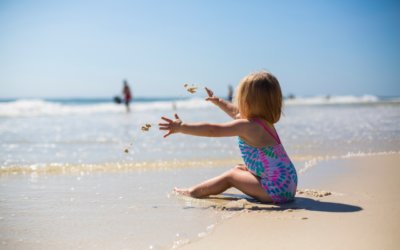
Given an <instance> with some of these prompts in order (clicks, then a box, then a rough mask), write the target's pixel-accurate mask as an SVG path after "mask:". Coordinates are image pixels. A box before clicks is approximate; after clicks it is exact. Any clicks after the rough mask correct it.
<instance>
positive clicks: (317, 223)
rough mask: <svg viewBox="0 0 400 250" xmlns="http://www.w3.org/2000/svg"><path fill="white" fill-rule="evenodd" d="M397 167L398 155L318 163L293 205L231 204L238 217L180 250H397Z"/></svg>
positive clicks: (399, 243)
mask: <svg viewBox="0 0 400 250" xmlns="http://www.w3.org/2000/svg"><path fill="white" fill-rule="evenodd" d="M399 163H400V154H398V153H395V154H387V155H375V156H363V157H351V158H348V159H337V160H329V161H325V162H320V163H319V164H317V165H316V166H314V167H313V168H312V169H309V170H308V171H307V172H305V173H304V174H302V176H301V179H300V181H301V183H300V185H299V186H300V189H299V192H298V195H297V198H296V200H295V202H293V203H290V204H286V205H281V206H274V205H258V204H255V203H252V202H250V203H249V201H247V200H236V201H233V202H236V203H239V204H236V205H233V207H235V208H234V209H236V210H237V211H239V213H238V214H237V215H235V216H233V217H231V218H230V219H227V220H224V221H223V222H222V223H219V224H218V225H217V226H216V227H215V229H214V230H213V231H212V232H211V233H210V234H209V235H208V236H206V237H204V238H202V239H198V240H193V241H192V242H190V243H189V244H186V245H185V246H183V247H182V248H181V249H188V250H191V249H399V247H400V238H399V237H398V236H399V235H400V201H399V199H398V197H400V180H399V176H400V164H399ZM231 205H232V203H231ZM231 207H232V206H231ZM230 209H232V208H230Z"/></svg>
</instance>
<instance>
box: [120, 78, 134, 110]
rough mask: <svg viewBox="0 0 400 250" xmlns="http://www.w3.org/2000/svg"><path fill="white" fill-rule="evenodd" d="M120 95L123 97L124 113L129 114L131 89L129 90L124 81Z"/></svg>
mask: <svg viewBox="0 0 400 250" xmlns="http://www.w3.org/2000/svg"><path fill="white" fill-rule="evenodd" d="M122 94H123V96H124V102H125V106H126V111H127V112H130V108H129V103H130V102H131V100H132V93H131V89H130V88H129V85H128V82H127V81H126V80H124V89H123V90H122Z"/></svg>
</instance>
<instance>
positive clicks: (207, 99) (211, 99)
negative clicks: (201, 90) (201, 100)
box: [205, 87, 219, 104]
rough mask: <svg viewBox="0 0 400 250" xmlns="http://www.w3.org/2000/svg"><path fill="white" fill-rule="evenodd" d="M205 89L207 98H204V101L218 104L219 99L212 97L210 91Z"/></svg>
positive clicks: (212, 94)
mask: <svg viewBox="0 0 400 250" xmlns="http://www.w3.org/2000/svg"><path fill="white" fill-rule="evenodd" d="M205 89H206V92H207V94H208V97H207V98H206V101H210V102H212V103H213V104H217V103H218V102H219V98H218V97H216V96H215V95H214V92H212V91H211V89H209V88H207V87H206V88H205Z"/></svg>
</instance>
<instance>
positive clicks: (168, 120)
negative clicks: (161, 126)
mask: <svg viewBox="0 0 400 250" xmlns="http://www.w3.org/2000/svg"><path fill="white" fill-rule="evenodd" d="M161 119H163V120H164V121H167V122H169V123H171V122H172V120H170V119H168V118H166V117H164V116H162V117H161Z"/></svg>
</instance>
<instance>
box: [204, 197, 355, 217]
mask: <svg viewBox="0 0 400 250" xmlns="http://www.w3.org/2000/svg"><path fill="white" fill-rule="evenodd" d="M210 199H211V200H214V201H216V203H225V205H221V206H215V207H216V208H221V209H222V210H227V211H240V210H244V209H247V210H255V211H284V210H288V209H292V210H302V209H303V210H309V211H319V212H334V213H349V212H359V211H361V210H362V208H361V207H359V206H355V205H350V204H344V203H337V202H329V201H320V200H315V199H312V198H307V197H296V198H295V200H294V201H293V202H290V203H285V204H279V205H276V204H263V203H259V202H258V201H257V200H255V199H252V198H250V197H249V196H246V195H241V194H227V193H225V194H223V196H214V197H212V198H210ZM243 199H244V200H245V201H244V200H243ZM241 201H242V202H241ZM211 207H213V206H211Z"/></svg>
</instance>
